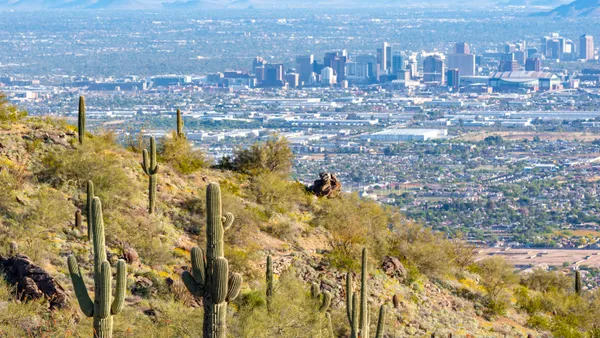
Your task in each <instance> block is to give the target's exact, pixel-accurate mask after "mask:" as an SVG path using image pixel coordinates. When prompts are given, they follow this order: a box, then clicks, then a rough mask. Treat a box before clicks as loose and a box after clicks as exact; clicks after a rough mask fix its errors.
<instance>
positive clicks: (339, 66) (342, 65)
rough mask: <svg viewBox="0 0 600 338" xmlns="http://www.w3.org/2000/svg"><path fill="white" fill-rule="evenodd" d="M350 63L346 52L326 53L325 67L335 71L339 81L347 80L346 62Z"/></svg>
mask: <svg viewBox="0 0 600 338" xmlns="http://www.w3.org/2000/svg"><path fill="white" fill-rule="evenodd" d="M347 61H348V53H347V52H346V50H345V49H344V50H342V51H338V52H328V53H325V57H324V58H323V66H324V67H329V68H331V69H333V71H334V73H335V75H336V77H337V80H338V81H342V80H344V79H345V78H346V62H347Z"/></svg>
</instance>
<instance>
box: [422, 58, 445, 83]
mask: <svg viewBox="0 0 600 338" xmlns="http://www.w3.org/2000/svg"><path fill="white" fill-rule="evenodd" d="M445 73H446V67H445V65H444V59H443V58H442V57H441V56H440V55H430V56H428V57H426V58H425V59H424V60H423V82H439V83H440V84H444V80H445V77H446V74H445Z"/></svg>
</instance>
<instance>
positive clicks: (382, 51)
mask: <svg viewBox="0 0 600 338" xmlns="http://www.w3.org/2000/svg"><path fill="white" fill-rule="evenodd" d="M388 53H390V54H388ZM391 53H392V47H390V46H389V45H388V43H387V42H384V43H383V47H382V48H378V49H377V64H378V65H379V70H380V71H381V74H385V73H387V70H388V64H389V62H391V58H392V55H391Z"/></svg>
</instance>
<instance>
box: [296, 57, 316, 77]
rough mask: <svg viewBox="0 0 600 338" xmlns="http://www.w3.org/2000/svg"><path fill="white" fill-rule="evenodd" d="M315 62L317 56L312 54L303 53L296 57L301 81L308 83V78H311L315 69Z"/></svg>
mask: <svg viewBox="0 0 600 338" xmlns="http://www.w3.org/2000/svg"><path fill="white" fill-rule="evenodd" d="M314 62H315V57H314V56H313V55H312V54H311V55H301V56H297V57H296V71H297V72H298V76H299V79H300V83H301V84H302V83H305V84H308V80H309V79H310V74H312V73H313V71H314V66H313V63H314Z"/></svg>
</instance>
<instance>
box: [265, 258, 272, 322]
mask: <svg viewBox="0 0 600 338" xmlns="http://www.w3.org/2000/svg"><path fill="white" fill-rule="evenodd" d="M266 280H267V292H266V293H267V311H269V312H271V309H272V308H271V306H272V303H273V258H271V256H267V273H266Z"/></svg>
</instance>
